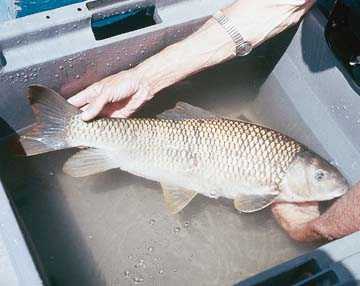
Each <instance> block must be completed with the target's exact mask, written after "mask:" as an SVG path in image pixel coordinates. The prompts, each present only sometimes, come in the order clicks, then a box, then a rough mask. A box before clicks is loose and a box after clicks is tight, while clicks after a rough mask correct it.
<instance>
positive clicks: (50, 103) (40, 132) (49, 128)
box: [19, 85, 79, 156]
mask: <svg viewBox="0 0 360 286" xmlns="http://www.w3.org/2000/svg"><path fill="white" fill-rule="evenodd" d="M28 97H29V100H30V104H31V107H32V109H33V112H34V115H35V119H36V122H35V124H34V125H32V126H30V127H28V128H26V129H25V130H23V131H22V132H20V134H19V135H20V142H21V145H22V147H23V148H24V151H25V153H26V155H27V156H31V155H37V154H41V153H46V152H50V151H54V150H60V149H64V148H68V147H71V146H68V145H67V143H66V137H65V127H66V125H67V123H68V121H69V119H70V118H71V117H72V116H74V115H76V114H78V113H79V110H78V109H77V108H76V107H74V106H72V105H71V104H69V103H68V102H67V101H66V100H65V99H64V98H63V97H62V96H61V95H59V94H58V93H57V92H55V91H54V90H52V89H49V88H47V87H45V86H42V85H32V86H30V87H29V89H28Z"/></svg>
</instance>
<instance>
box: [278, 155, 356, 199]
mask: <svg viewBox="0 0 360 286" xmlns="http://www.w3.org/2000/svg"><path fill="white" fill-rule="evenodd" d="M280 189H281V190H282V191H283V194H282V195H281V200H283V201H292V202H309V201H326V200H331V199H334V198H337V197H340V196H342V195H343V194H345V193H346V192H347V191H348V189H349V185H348V183H347V181H346V179H345V178H344V177H343V176H342V175H341V173H340V172H339V171H338V170H337V169H336V168H335V167H334V166H332V165H331V164H329V163H328V162H327V161H326V160H324V159H323V158H321V157H320V156H318V155H316V154H315V153H313V152H310V151H303V152H301V153H299V154H298V155H297V156H296V158H295V159H294V160H293V162H292V163H291V164H290V166H289V168H288V170H287V172H286V174H285V176H284V178H283V179H282V182H281V184H280Z"/></svg>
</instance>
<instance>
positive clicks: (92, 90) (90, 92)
mask: <svg viewBox="0 0 360 286" xmlns="http://www.w3.org/2000/svg"><path fill="white" fill-rule="evenodd" d="M97 95H99V92H98V88H97V87H96V85H95V84H93V85H90V86H89V87H87V88H85V89H84V90H82V91H80V92H79V93H77V94H76V95H74V96H72V97H70V98H69V99H68V102H69V103H70V104H72V105H74V106H76V107H82V106H84V105H85V104H87V103H89V102H90V101H91V100H92V99H94V98H96V97H97Z"/></svg>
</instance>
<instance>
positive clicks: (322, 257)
mask: <svg viewBox="0 0 360 286" xmlns="http://www.w3.org/2000/svg"><path fill="white" fill-rule="evenodd" d="M324 250H325V251H324ZM329 250H330V253H331V252H332V254H334V253H335V252H336V251H335V250H331V249H326V247H325V249H324V248H323V249H319V250H315V251H313V252H310V253H309V254H306V255H303V256H301V257H298V258H295V259H293V260H290V261H288V262H285V263H283V264H280V265H278V266H275V267H273V268H270V269H268V270H266V271H264V272H262V273H259V274H257V275H255V276H253V277H251V278H248V279H246V280H244V281H242V282H240V283H238V284H236V286H277V285H282V286H305V285H306V286H340V285H349V286H350V285H354V286H355V285H359V284H358V282H357V281H356V280H355V279H354V277H353V275H352V274H351V273H350V272H349V271H348V269H347V268H346V267H345V266H344V265H343V264H342V263H339V262H336V261H333V258H332V257H331V255H329V253H328V251H329ZM335 255H336V254H335ZM355 263H358V262H357V261H356V262H355Z"/></svg>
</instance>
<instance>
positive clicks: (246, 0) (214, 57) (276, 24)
mask: <svg viewBox="0 0 360 286" xmlns="http://www.w3.org/2000/svg"><path fill="white" fill-rule="evenodd" d="M314 2H315V1H314V0H303V1H299V0H268V1H267V2H265V1H264V2H263V1H253V0H239V1H237V2H235V3H234V4H232V5H230V6H229V7H227V8H225V9H224V10H223V12H224V14H225V15H227V16H228V17H229V18H230V19H231V20H232V22H233V23H234V25H235V26H236V27H237V29H238V31H239V32H240V33H241V35H242V36H243V37H244V39H245V40H246V41H249V42H251V43H252V45H253V46H254V47H255V46H257V45H259V44H261V43H262V42H264V41H265V40H267V39H269V38H271V37H273V36H275V35H276V34H278V33H280V32H281V31H283V30H284V29H286V28H287V27H289V26H291V25H293V24H295V23H297V22H298V20H299V19H300V18H301V17H302V16H303V15H304V14H305V13H306V11H307V10H308V9H309V8H310V7H311V6H312V4H313V3H314ZM234 56H235V44H234V43H233V41H232V39H231V38H230V36H229V35H228V34H227V33H226V32H225V31H224V29H223V28H222V27H221V26H220V25H219V24H218V23H217V22H216V21H215V20H214V19H210V20H208V21H207V22H206V23H205V24H204V26H202V27H201V28H200V29H199V30H198V31H197V32H195V33H194V34H192V35H191V36H190V37H188V38H186V39H185V40H183V41H181V42H178V43H176V44H174V45H171V46H169V47H167V48H166V49H164V50H163V51H161V52H160V53H159V54H157V55H155V56H153V57H151V58H149V59H147V60H146V61H144V62H143V63H141V64H140V65H138V66H137V67H136V68H135V71H136V72H138V74H139V76H140V77H144V78H145V79H146V81H147V82H148V84H149V88H150V90H151V91H150V92H151V93H152V94H155V93H157V92H158V91H160V90H161V89H163V88H165V87H167V86H169V85H171V84H173V83H175V82H177V81H179V80H181V79H183V78H185V77H187V76H189V75H191V74H194V73H196V72H199V71H201V70H203V69H205V68H207V67H209V66H212V65H216V64H218V63H220V62H223V61H225V60H227V59H230V58H232V57H234Z"/></svg>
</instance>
